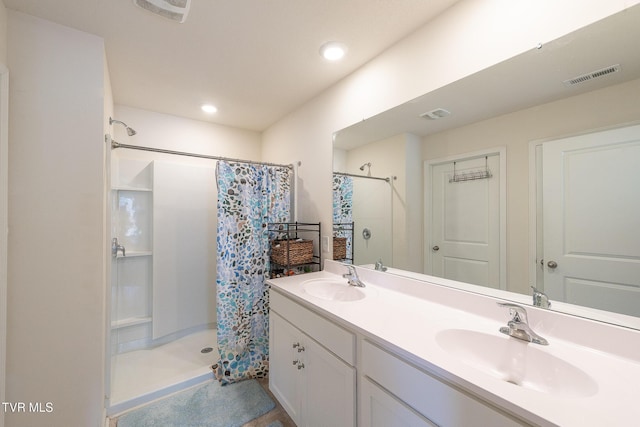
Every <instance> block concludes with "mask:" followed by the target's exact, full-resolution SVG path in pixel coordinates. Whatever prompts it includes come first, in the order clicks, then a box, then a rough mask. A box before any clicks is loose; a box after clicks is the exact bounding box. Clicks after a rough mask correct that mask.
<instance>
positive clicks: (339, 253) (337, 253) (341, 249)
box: [333, 237, 347, 259]
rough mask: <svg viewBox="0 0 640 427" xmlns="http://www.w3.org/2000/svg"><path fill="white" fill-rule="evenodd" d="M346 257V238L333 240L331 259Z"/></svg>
mask: <svg viewBox="0 0 640 427" xmlns="http://www.w3.org/2000/svg"><path fill="white" fill-rule="evenodd" d="M346 257H347V238H346V237H334V238H333V259H345V258H346Z"/></svg>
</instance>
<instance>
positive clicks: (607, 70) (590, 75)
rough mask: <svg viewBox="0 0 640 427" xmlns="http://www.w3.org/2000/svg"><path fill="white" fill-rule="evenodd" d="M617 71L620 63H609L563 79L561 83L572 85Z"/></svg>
mask: <svg viewBox="0 0 640 427" xmlns="http://www.w3.org/2000/svg"><path fill="white" fill-rule="evenodd" d="M618 71H620V64H616V65H611V66H609V67H606V68H602V69H600V70H596V71H592V72H590V73H587V74H582V75H580V76H577V77H574V78H572V79H568V80H565V81H564V82H563V83H564V84H565V86H573V85H577V84H579V83H584V82H586V81H589V80H593V79H597V78H598V77H603V76H607V75H609V74H611V73H617V72H618Z"/></svg>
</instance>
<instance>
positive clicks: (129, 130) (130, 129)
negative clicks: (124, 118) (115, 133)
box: [109, 117, 137, 136]
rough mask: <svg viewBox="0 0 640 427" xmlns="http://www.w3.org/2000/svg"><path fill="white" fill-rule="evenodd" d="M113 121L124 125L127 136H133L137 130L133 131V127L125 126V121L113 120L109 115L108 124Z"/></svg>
mask: <svg viewBox="0 0 640 427" xmlns="http://www.w3.org/2000/svg"><path fill="white" fill-rule="evenodd" d="M114 123H119V124H121V125H122V126H124V127H125V129H127V135H129V136H133V135H135V134H136V133H137V132H136V131H135V129H133V128H130V127H129V126H127V124H126V123H125V122H121V121H120V120H114V119H112V118H111V117H109V124H110V125H112V124H114Z"/></svg>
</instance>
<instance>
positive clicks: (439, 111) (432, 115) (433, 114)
mask: <svg viewBox="0 0 640 427" xmlns="http://www.w3.org/2000/svg"><path fill="white" fill-rule="evenodd" d="M449 115H451V113H450V112H449V111H447V110H445V109H444V108H436V109H435V110H431V111H427V112H426V113H422V114H420V117H422V118H423V119H431V120H438V119H441V118H443V117H447V116H449Z"/></svg>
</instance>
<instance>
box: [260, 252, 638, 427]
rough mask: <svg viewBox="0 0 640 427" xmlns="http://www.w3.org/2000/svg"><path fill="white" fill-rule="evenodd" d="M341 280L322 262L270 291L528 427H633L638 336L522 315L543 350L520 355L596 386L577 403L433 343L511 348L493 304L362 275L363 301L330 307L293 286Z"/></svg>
mask: <svg viewBox="0 0 640 427" xmlns="http://www.w3.org/2000/svg"><path fill="white" fill-rule="evenodd" d="M343 272H346V269H345V267H344V266H342V265H341V264H339V263H336V262H333V261H325V270H324V271H320V272H317V273H309V274H303V275H298V276H291V277H286V278H281V279H272V280H269V283H270V284H271V286H272V288H273V289H275V290H277V291H279V292H280V293H282V294H284V295H287V296H289V297H292V298H293V299H294V300H296V301H298V302H300V303H302V304H304V305H305V306H307V307H308V308H311V309H314V310H316V311H318V312H319V313H321V314H323V315H325V316H327V317H329V318H330V319H332V320H334V321H336V322H338V323H341V324H343V325H345V326H347V327H348V328H350V329H352V330H354V331H355V332H358V333H361V334H363V335H364V336H366V337H367V338H369V339H372V340H374V341H376V342H378V343H380V344H382V345H386V346H389V348H390V349H391V350H393V351H396V352H398V353H399V354H400V355H401V356H403V357H404V358H406V359H408V360H410V361H411V362H412V363H414V364H416V365H418V366H421V367H423V368H424V369H426V370H429V371H430V372H432V373H434V374H436V375H438V376H440V377H441V378H442V379H444V380H445V381H448V382H451V383H453V384H457V385H459V386H461V387H463V388H465V389H467V390H468V391H469V392H471V393H472V394H475V395H477V396H479V397H481V398H482V399H484V400H487V401H489V402H492V403H494V404H495V405H497V406H500V407H502V408H504V409H505V410H507V411H509V412H512V413H513V414H515V415H517V416H519V417H521V418H524V419H526V420H528V421H529V422H531V423H532V424H539V425H558V426H563V427H565V426H580V427H584V426H598V427H600V426H603V425H635V424H638V423H640V402H638V399H639V398H640V394H639V393H638V392H639V391H640V332H639V331H636V330H631V329H625V328H620V327H616V326H613V325H606V324H603V323H599V322H593V321H590V320H587V319H581V318H577V317H573V316H567V315H563V314H560V313H555V312H552V311H550V310H542V309H538V308H534V307H526V310H527V313H528V316H529V325H530V326H531V327H532V329H533V330H534V331H535V332H537V333H538V334H539V335H541V336H543V337H545V338H546V339H547V340H548V341H549V345H548V346H541V345H537V344H526V343H525V345H527V346H535V350H536V351H538V350H539V351H540V352H544V353H547V354H548V355H552V356H555V357H556V358H559V359H562V360H563V361H565V362H567V363H569V364H570V365H572V367H573V368H577V369H579V370H581V371H583V372H584V373H586V374H587V375H588V377H590V378H591V379H592V380H593V382H594V383H595V388H593V389H585V390H579V393H578V394H588V396H575V395H573V394H571V393H553V392H552V393H548V392H543V391H537V390H532V389H530V388H525V387H521V386H517V385H514V384H510V383H508V382H506V381H504V380H501V379H498V378H496V377H494V376H493V375H490V374H488V373H486V372H484V371H482V370H480V369H477V368H476V367H475V366H471V365H470V364H469V363H465V362H463V361H461V359H460V358H459V357H457V356H454V355H452V354H451V353H449V352H448V351H445V350H444V349H443V348H442V347H441V346H440V345H439V344H438V342H437V341H436V335H437V334H438V333H439V332H441V331H443V330H447V329H464V330H471V331H477V332H481V333H484V334H490V335H494V336H495V337H500V338H503V339H507V340H515V338H510V337H507V336H506V335H504V334H501V333H500V332H499V328H500V327H501V326H505V325H506V324H507V321H508V320H509V316H508V312H507V310H505V309H504V308H501V307H498V306H497V305H496V301H499V300H498V299H496V298H492V297H487V296H484V295H478V294H473V293H470V292H465V291H461V290H457V289H451V288H448V287H443V286H439V285H438V284H433V283H426V282H422V281H417V280H413V279H411V278H405V277H399V276H394V275H390V274H385V273H382V272H378V271H373V270H368V269H362V268H358V273H359V275H360V278H361V279H362V281H363V282H364V283H365V284H366V285H367V286H366V287H365V288H359V289H360V290H362V291H363V292H364V293H365V294H366V297H365V298H363V299H360V300H356V301H348V302H341V301H330V300H325V299H321V298H316V297H314V296H312V295H309V294H308V293H306V292H305V291H304V289H303V286H302V283H303V282H305V281H307V280H310V279H314V278H329V279H338V280H344V279H343V278H342V276H341V274H342V273H343ZM434 282H437V279H434ZM491 351H492V349H491V348H487V349H486V352H491ZM489 354H490V353H489ZM549 374H550V375H554V374H553V373H552V372H550V373H549ZM560 386H561V388H564V386H565V384H560ZM567 386H568V388H571V385H567ZM589 390H590V391H589Z"/></svg>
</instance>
